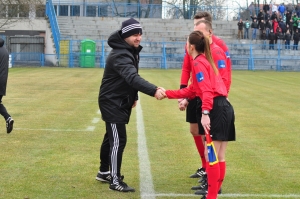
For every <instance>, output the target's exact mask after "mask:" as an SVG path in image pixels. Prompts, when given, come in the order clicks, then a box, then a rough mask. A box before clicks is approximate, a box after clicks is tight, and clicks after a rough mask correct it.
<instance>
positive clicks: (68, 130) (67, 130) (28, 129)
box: [14, 127, 95, 132]
mask: <svg viewBox="0 0 300 199" xmlns="http://www.w3.org/2000/svg"><path fill="white" fill-rule="evenodd" d="M94 128H95V127H94ZM14 130H20V131H22V130H26V131H54V132H56V131H62V132H64V131H65V132H71V131H78V132H81V131H93V129H89V127H88V128H87V129H31V128H14Z"/></svg>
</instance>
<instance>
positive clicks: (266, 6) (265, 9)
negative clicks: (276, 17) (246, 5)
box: [263, 2, 270, 20]
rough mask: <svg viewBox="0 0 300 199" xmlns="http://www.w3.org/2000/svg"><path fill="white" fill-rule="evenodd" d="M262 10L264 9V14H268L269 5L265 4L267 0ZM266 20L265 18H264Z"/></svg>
mask: <svg viewBox="0 0 300 199" xmlns="http://www.w3.org/2000/svg"><path fill="white" fill-rule="evenodd" d="M263 10H264V12H265V15H267V14H268V15H269V10H270V6H269V4H267V2H266V4H265V5H264V6H263ZM265 20H266V19H265Z"/></svg>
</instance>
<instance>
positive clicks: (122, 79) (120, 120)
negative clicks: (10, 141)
mask: <svg viewBox="0 0 300 199" xmlns="http://www.w3.org/2000/svg"><path fill="white" fill-rule="evenodd" d="M141 38H142V27H141V25H140V23H139V22H138V21H136V20H135V19H133V18H131V19H128V20H126V21H123V22H122V27H121V30H118V31H115V32H113V33H112V34H111V35H110V37H109V38H108V45H109V46H110V47H111V48H112V50H111V52H110V53H109V55H108V57H107V59H106V66H105V70H104V74H103V79H102V83H101V86H100V92H99V98H98V103H99V108H100V111H101V115H102V119H103V120H104V121H105V125H106V133H105V135H104V139H103V142H102V145H101V148H100V167H99V171H98V174H97V177H96V179H97V180H99V181H102V182H108V183H110V185H109V188H110V189H111V190H115V191H120V192H134V191H135V190H134V188H131V187H129V186H128V185H127V184H126V183H125V182H123V178H124V177H123V176H121V163H122V156H123V151H124V148H125V145H126V140H127V135H126V124H128V122H129V119H130V114H131V110H132V108H133V107H135V106H136V104H137V100H138V91H141V92H143V93H145V94H147V95H149V96H155V97H156V98H157V99H163V98H164V97H165V93H164V89H163V88H159V87H157V86H155V85H153V84H151V83H149V82H148V81H146V80H145V79H143V78H142V77H141V76H140V75H139V74H138V69H139V58H140V57H139V53H140V51H141V50H142V46H140V42H141Z"/></svg>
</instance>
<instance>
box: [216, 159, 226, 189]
mask: <svg viewBox="0 0 300 199" xmlns="http://www.w3.org/2000/svg"><path fill="white" fill-rule="evenodd" d="M219 165H220V179H219V188H218V191H219V190H220V188H221V186H222V183H223V180H224V178H225V173H226V162H219Z"/></svg>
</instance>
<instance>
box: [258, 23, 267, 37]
mask: <svg viewBox="0 0 300 199" xmlns="http://www.w3.org/2000/svg"><path fill="white" fill-rule="evenodd" d="M258 27H259V30H260V35H262V33H263V32H266V31H265V30H266V23H265V22H264V20H261V22H260V24H259V25H258ZM265 34H266V33H265ZM260 38H261V39H262V37H260Z"/></svg>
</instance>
